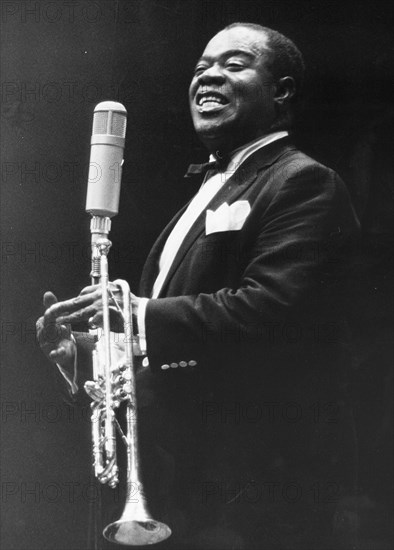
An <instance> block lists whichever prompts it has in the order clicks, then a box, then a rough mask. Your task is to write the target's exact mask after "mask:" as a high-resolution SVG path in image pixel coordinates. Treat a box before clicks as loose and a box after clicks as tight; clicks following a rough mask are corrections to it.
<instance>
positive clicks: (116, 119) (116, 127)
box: [110, 113, 126, 138]
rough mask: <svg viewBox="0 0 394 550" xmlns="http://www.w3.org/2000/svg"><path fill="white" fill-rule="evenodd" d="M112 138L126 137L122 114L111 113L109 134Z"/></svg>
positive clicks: (124, 118) (124, 117) (124, 120)
mask: <svg viewBox="0 0 394 550" xmlns="http://www.w3.org/2000/svg"><path fill="white" fill-rule="evenodd" d="M110 133H111V134H112V135H114V136H119V137H122V138H124V137H126V115H125V114H123V113H113V114H112V120H111V132H110Z"/></svg>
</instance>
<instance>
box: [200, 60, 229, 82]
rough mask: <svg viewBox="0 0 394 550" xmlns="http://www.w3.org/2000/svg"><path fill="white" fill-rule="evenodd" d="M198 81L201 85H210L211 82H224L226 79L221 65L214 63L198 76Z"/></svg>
mask: <svg viewBox="0 0 394 550" xmlns="http://www.w3.org/2000/svg"><path fill="white" fill-rule="evenodd" d="M197 80H198V82H199V84H208V83H210V82H215V83H221V82H224V80H225V78H224V75H223V73H222V71H221V69H220V67H219V65H218V64H216V63H214V64H213V65H211V66H210V67H207V68H206V69H205V71H204V72H202V73H201V74H200V75H198V77H197Z"/></svg>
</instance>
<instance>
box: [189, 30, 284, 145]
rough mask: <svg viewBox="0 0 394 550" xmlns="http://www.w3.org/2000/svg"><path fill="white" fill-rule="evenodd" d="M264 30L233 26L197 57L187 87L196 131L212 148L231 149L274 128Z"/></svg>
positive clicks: (268, 51)
mask: <svg viewBox="0 0 394 550" xmlns="http://www.w3.org/2000/svg"><path fill="white" fill-rule="evenodd" d="M267 42H268V39H267V37H266V35H265V34H264V33H263V32H259V31H256V30H254V29H250V28H246V27H241V26H240V27H235V28H232V29H228V30H224V31H221V32H219V33H218V34H217V35H216V36H214V37H213V38H212V40H211V41H210V42H209V43H208V45H207V47H206V48H205V51H204V53H203V55H202V57H201V58H200V60H199V61H198V63H197V65H196V69H195V73H194V77H193V80H192V82H191V84H190V89H189V101H190V110H191V114H192V118H193V123H194V127H195V130H196V132H197V134H198V136H199V138H200V139H201V141H202V142H203V143H204V144H205V145H206V146H207V147H208V149H209V150H210V151H212V152H214V151H216V150H220V151H224V152H229V151H231V150H233V149H235V148H237V147H239V146H241V145H243V144H245V143H247V142H249V141H252V140H253V139H256V138H257V137H259V136H262V135H264V134H266V133H268V132H269V131H270V128H271V126H272V124H273V122H274V121H275V117H276V110H275V98H274V95H275V85H274V82H273V78H272V75H271V73H270V71H269V69H268V63H267V61H268V60H269V56H270V50H269V48H268V45H267Z"/></svg>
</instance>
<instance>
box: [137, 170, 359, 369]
mask: <svg viewBox="0 0 394 550" xmlns="http://www.w3.org/2000/svg"><path fill="white" fill-rule="evenodd" d="M288 172H290V170H289V171H288ZM292 172H293V173H288V174H287V175H286V177H285V176H284V175H283V173H282V174H281V177H278V181H277V186H276V188H275V191H274V192H273V194H272V197H271V198H270V201H269V202H268V204H267V203H266V201H265V202H264V201H263V200H261V197H260V196H258V197H257V198H256V200H255V201H254V204H253V206H252V211H251V213H250V215H249V218H248V220H247V222H246V223H245V226H244V228H243V229H242V230H243V231H244V230H245V231H249V234H248V243H247V246H245V247H244V250H243V251H242V257H243V262H244V264H243V267H242V273H241V276H240V277H239V281H238V283H237V284H236V285H234V286H232V287H231V288H229V287H225V288H219V289H218V290H217V291H215V292H213V293H192V294H190V295H183V296H175V297H168V298H159V299H156V300H149V302H148V304H147V310H146V336H147V350H148V357H149V362H150V365H151V367H152V368H153V369H155V368H159V367H160V365H162V364H171V362H178V361H180V360H185V361H188V360H193V361H197V362H199V361H200V362H201V361H204V357H205V356H206V348H207V346H208V347H210V346H214V348H215V352H217V353H218V354H219V357H220V353H221V347H222V348H223V352H224V349H225V347H227V349H228V345H227V343H226V341H227V342H228V338H227V339H226V338H223V335H224V334H226V335H231V334H234V335H236V334H240V333H244V334H248V332H250V331H251V330H255V329H256V327H262V326H267V325H269V324H270V323H277V322H279V323H280V322H283V321H284V320H285V319H289V318H291V317H292V316H294V315H298V314H299V313H300V312H306V310H307V309H308V307H309V305H310V304H311V303H312V302H314V301H315V298H316V296H318V295H319V294H321V292H322V289H324V290H325V291H326V293H327V291H328V294H330V288H329V287H330V285H331V284H332V281H330V276H331V275H330V274H331V273H335V278H336V279H338V278H342V276H343V274H342V273H341V271H340V268H341V259H342V258H343V256H344V254H346V246H347V245H348V243H349V242H350V241H351V238H352V237H353V236H354V235H355V234H356V233H357V227H358V222H357V219H356V217H355V214H354V211H353V209H352V206H351V203H350V199H349V196H348V194H347V191H346V188H345V186H344V184H343V182H342V181H341V180H340V178H339V177H338V176H337V175H336V174H335V173H334V172H333V171H331V170H329V169H327V168H325V167H323V166H321V165H318V164H312V165H309V166H303V167H301V168H299V167H298V168H297V167H295V168H294V169H293V170H292ZM196 253H198V252H196Z"/></svg>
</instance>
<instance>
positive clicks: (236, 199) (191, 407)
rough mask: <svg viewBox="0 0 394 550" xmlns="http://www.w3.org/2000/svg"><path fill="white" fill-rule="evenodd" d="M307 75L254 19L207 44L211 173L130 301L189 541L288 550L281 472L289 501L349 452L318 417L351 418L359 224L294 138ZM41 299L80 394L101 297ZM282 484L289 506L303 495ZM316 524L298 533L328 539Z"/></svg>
mask: <svg viewBox="0 0 394 550" xmlns="http://www.w3.org/2000/svg"><path fill="white" fill-rule="evenodd" d="M303 72H304V66H303V60H302V56H301V54H300V52H299V51H298V49H297V48H296V47H295V46H294V44H293V43H292V42H291V41H290V40H289V39H287V38H285V37H284V36H283V35H281V34H279V33H277V32H276V31H273V30H271V29H267V28H264V27H260V26H259V25H254V24H245V23H235V24H232V25H230V26H229V27H226V28H225V29H224V30H222V31H221V32H219V33H218V34H217V35H216V36H214V37H213V38H212V40H211V41H210V42H209V43H208V45H207V47H206V49H205V51H204V53H203V55H202V57H201V58H200V60H199V61H198V63H197V65H196V69H195V73H194V77H193V79H192V82H191V85H190V90H189V100H190V109H191V114H192V118H193V123H194V127H195V129H196V132H197V134H198V136H199V138H200V139H201V140H202V142H203V143H204V145H206V147H207V148H208V150H209V152H210V153H211V160H212V161H215V170H214V171H208V172H207V174H206V175H205V176H204V184H203V186H202V187H201V188H200V191H199V192H198V193H197V195H196V196H195V197H194V198H193V200H192V201H191V202H190V203H189V204H188V205H187V206H186V207H185V208H184V209H182V210H181V212H179V213H178V214H177V215H176V216H175V218H174V219H173V220H172V221H171V222H170V223H169V225H168V226H167V227H166V228H165V229H164V231H163V233H162V234H161V236H160V237H159V239H158V241H157V242H156V244H155V245H154V247H153V249H152V251H151V253H150V255H149V257H148V259H147V262H146V265H145V268H144V271H143V274H142V278H141V296H143V297H144V298H140V297H137V296H133V307H134V313H135V318H136V326H137V327H138V333H139V335H138V336H139V349H140V351H139V353H141V355H146V356H147V358H146V359H145V360H144V363H143V365H145V366H141V367H140V369H139V371H138V377H139V380H140V390H139V391H140V392H141V395H142V396H143V397H142V398H143V399H144V398H146V396H148V399H147V401H146V407H145V409H146V414H145V417H144V418H145V419H146V424H147V425H148V424H150V427H147V430H149V431H150V433H151V434H153V438H154V439H155V442H156V443H157V444H158V445H159V446H160V447H161V449H162V450H163V449H164V452H165V453H166V460H167V465H168V464H171V468H172V469H173V471H174V476H173V482H172V483H170V484H171V490H168V494H171V496H170V497H169V496H168V494H167V497H168V498H167V502H170V503H171V505H170V506H169V508H171V506H172V507H173V509H174V510H177V512H178V516H176V514H175V513H174V514H173V522H174V526H173V530H174V532H175V534H176V531H177V529H178V531H180V532H181V534H182V536H180V538H179V540H180V541H181V540H182V541H183V544H185V547H186V548H194V547H196V548H209V549H212V548H218V549H219V548H220V549H222V548H246V549H249V548H261V547H262V546H261V545H262V543H263V542H264V544H265V545H266V547H269V548H270V547H272V548H276V547H280V548H285V547H287V546H286V544H287V543H288V541H286V540H285V539H283V538H280V537H281V536H284V537H285V536H286V534H285V535H283V533H282V535H280V536H279V534H278V533H279V532H281V531H283V529H282V528H283V524H286V520H285V519H284V518H283V515H287V514H288V506H285V509H286V512H284V511H283V510H284V509H282V508H281V507H280V506H279V511H278V514H279V516H280V515H281V514H282V524H280V522H279V523H278V517H274V519H272V517H271V519H269V520H268V521H267V517H268V518H269V517H270V514H271V513H272V510H273V509H277V506H278V501H277V499H276V497H275V498H274V499H273V500H272V499H271V501H270V502H271V504H270V502H269V498H268V497H267V494H268V493H269V489H270V487H271V489H272V487H273V486H274V485H272V483H274V484H275V483H276V484H278V483H279V485H280V487H281V490H282V495H283V490H284V487H288V485H284V484H285V482H286V480H287V482H288V481H289V479H292V480H294V479H297V480H299V479H306V478H305V476H307V479H308V483H309V481H311V483H312V481H316V480H320V479H321V476H323V477H324V474H325V473H327V472H329V473H328V474H327V475H330V474H331V473H332V472H335V469H334V467H335V464H337V463H338V461H339V462H340V457H339V458H338V450H339V448H340V445H341V442H338V437H340V430H337V431H335V430H332V429H331V428H332V426H329V428H330V430H331V431H330V430H328V431H329V433H326V432H325V431H324V430H325V428H326V426H324V429H322V428H321V426H319V425H318V426H316V425H315V424H316V423H315V424H314V423H313V418H312V416H309V417H308V414H314V409H313V407H314V406H315V407H326V408H327V407H329V405H328V404H330V403H331V404H334V408H333V410H331V409H330V410H329V412H328V416H329V419H332V420H333V421H334V422H333V423H332V424H333V425H334V424H335V421H338V414H339V413H338V406H339V403H340V402H341V399H342V397H341V396H340V393H339V390H340V386H341V376H342V374H343V370H344V366H345V364H346V358H345V356H344V354H343V348H344V346H345V343H346V341H345V338H344V336H343V334H344V333H343V328H344V327H343V323H342V315H341V313H342V312H341V307H340V303H341V301H343V300H345V299H346V294H345V293H344V290H343V284H342V283H343V279H344V265H345V264H344V258H345V257H346V255H347V254H348V252H349V250H350V248H349V247H350V245H351V243H352V241H353V239H354V237H355V235H356V234H357V229H358V222H357V220H356V217H355V214H354V212H353V209H352V206H351V204H350V201H349V197H348V194H347V191H346V188H345V186H344V184H343V183H342V181H341V180H340V179H339V177H338V176H337V175H336V174H335V173H334V172H332V171H331V170H329V169H328V168H326V167H324V166H322V165H320V164H319V163H317V162H316V161H314V160H312V159H311V158H309V157H307V156H306V155H304V154H303V153H301V152H299V151H297V149H296V148H295V147H294V146H293V144H292V142H291V139H290V137H289V130H290V129H291V126H292V123H293V119H294V114H295V106H296V103H297V100H298V98H299V95H300V91H301V86H302V80H303ZM197 171H198V170H196V169H194V170H191V171H190V174H189V177H198V176H197V175H196V174H195V172H197ZM44 304H45V306H46V308H47V309H46V312H45V315H44V317H43V318H41V319H40V320H39V323H38V335H39V340H40V342H41V345H42V347H43V349H44V351H45V353H46V354H47V356H48V357H49V358H50V359H51V360H52V361H54V362H56V363H57V364H58V366H59V368H60V369H61V371H62V372H63V375H64V376H65V377H66V378H67V379H68V380H69V382H70V385H71V391H72V392H74V393H76V392H77V391H78V387H80V384H78V380H77V376H76V374H75V373H76V369H75V364H76V347H77V345H76V344H75V341H74V340H73V337H72V336H71V333H70V329H69V326H70V324H73V323H80V322H81V321H84V322H90V323H93V324H95V325H99V324H100V321H101V317H100V308H101V297H100V291H99V290H98V289H97V288H96V287H88V288H86V289H84V290H83V291H82V293H81V294H80V296H79V297H77V298H74V299H72V300H68V301H65V302H60V303H57V302H56V298H55V296H54V295H53V294H52V293H47V294H46V295H45V297H44ZM51 326H52V327H53V326H55V327H56V331H57V334H58V338H56V339H50V338H48V337H47V336H46V335H47V333H48V332H49V331H48V329H49V327H51ZM54 340H55V341H54ZM80 362H81V358H80V357H79V358H78V363H80ZM148 365H149V366H148ZM142 388H144V391H143V389H142ZM152 395H153V396H154V399H153V402H152V401H150V400H149V396H152ZM316 404H317V405H316ZM144 406H145V405H144V404H143V408H144ZM319 410H320V409H319ZM311 411H312V413H311ZM326 413H327V411H326ZM330 415H331V416H330ZM143 416H144V415H143ZM301 420H303V422H301ZM339 420H342V419H341V418H340V419H339ZM144 422H145V420H144ZM328 424H329V422H328ZM316 430H317V431H318V432H319V433H318V435H317V437H316ZM142 431H143V430H142V428H141V432H142ZM312 436H315V439H314V438H313V437H312ZM332 438H334V439H335V438H336V443H335V444H333V443H332ZM171 468H170V469H171ZM330 468H331V469H332V470H330ZM311 472H314V474H311ZM308 475H309V477H308ZM313 475H315V476H316V477H313ZM319 476H320V477H319ZM270 483H271V486H270ZM337 485H338V486H339V485H340V481H338V483H337ZM276 486H278V485H276ZM295 487H296V488H297V490H298V489H299V488H301V493H302V492H303V491H304V493H305V491H306V490H307V488H306V482H305V484H303V483H301V482H300V481H299V482H298V481H297V484H296V485H295ZM308 487H309V485H308ZM286 490H287V489H286ZM267 491H268V493H267ZM297 494H299V492H298V493H297ZM286 495H287V498H284V499H283V498H282V501H283V502H282V501H281V502H280V503H279V504H286V505H288V504H289V502H293V503H294V502H296V499H295V497H294V498H293V501H292V499H291V498H290V497H289V496H288V493H286ZM271 496H272V491H271ZM285 501H286V502H285ZM308 506H309V503H305V502H303V506H302V507H301V509H302V510H304V511H306V512H305V513H306V523H307V524H310V523H312V516H313V514H312V513H311V510H312V508H311V507H310V506H309V508H308ZM290 508H291V507H290ZM297 509H300V507H299V506H298V508H297ZM294 510H295V507H294V506H293V508H292V511H293V512H294ZM318 511H321V510H320V509H319V510H318ZM314 512H316V509H314ZM293 516H294V513H293ZM293 516H292V517H293ZM169 517H170V520H171V514H169ZM175 517H177V518H178V520H177V521H176V520H175V519H174V518H175ZM179 517H181V519H179ZM313 517H316V514H315V515H314V516H313ZM263 518H265V519H263ZM303 521H304V526H305V518H303ZM275 522H277V523H278V525H279V527H277V528H273V524H275ZM289 522H290V523H292V522H293V524H294V525H295V524H297V520H295V519H294V517H293V519H292V520H291V521H290V520H288V522H287V523H289ZM267 523H268V526H267ZM298 523H300V522H298ZM272 529H273V531H271V530H272ZM308 529H309V527H305V529H304V531H305V532H303V534H302V535H301V539H302V540H303V541H304V544H306V543H305V541H307V540H312V539H313V543H311V544H312V547H313V548H315V549H316V548H318V547H319V546H318V544H319V541H318V540H317V539H316V538H314V537H315V535H316V533H315V531H314V533H315V534H314V535H313V534H311V532H309V531H308ZM182 537H183V538H182ZM278 537H279V538H278ZM302 537H304V538H302ZM308 537H309V538H308ZM174 540H175V541H176V538H175V539H174ZM179 544H181V542H180V543H179ZM270 544H271V546H270ZM275 545H276V546H275ZM304 547H306V546H304Z"/></svg>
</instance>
